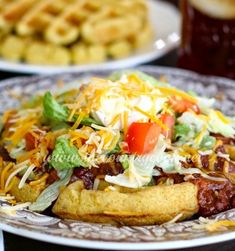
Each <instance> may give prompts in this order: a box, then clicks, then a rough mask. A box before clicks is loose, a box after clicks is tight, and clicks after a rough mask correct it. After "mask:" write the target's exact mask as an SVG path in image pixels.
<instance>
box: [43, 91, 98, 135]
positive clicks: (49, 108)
mask: <svg viewBox="0 0 235 251" xmlns="http://www.w3.org/2000/svg"><path fill="white" fill-rule="evenodd" d="M43 115H44V117H45V119H47V120H48V121H50V125H51V127H52V128H54V130H57V128H59V129H60V128H61V127H62V128H66V122H68V116H69V110H68V108H67V107H65V106H63V105H61V104H60V103H59V102H57V100H56V99H55V98H54V97H53V96H52V94H51V93H50V92H46V94H45V95H44V97H43ZM77 118H78V115H74V116H73V118H72V122H75V121H76V120H77ZM58 123H62V124H61V125H60V124H58ZM81 124H82V125H86V126H90V125H91V124H99V123H98V122H97V121H96V120H94V119H93V118H90V117H85V118H83V119H82V121H81Z"/></svg>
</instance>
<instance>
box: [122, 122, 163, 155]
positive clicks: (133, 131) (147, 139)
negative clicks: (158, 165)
mask: <svg viewBox="0 0 235 251" xmlns="http://www.w3.org/2000/svg"><path fill="white" fill-rule="evenodd" d="M160 133H161V127H160V126H159V125H157V124H156V123H150V122H149V123H140V122H134V123H132V124H131V125H130V127H129V128H128V130H127V134H126V142H127V144H128V148H129V152H130V153H135V154H145V153H149V152H151V151H152V150H153V149H154V147H155V145H156V143H157V141H158V138H159V135H160Z"/></svg>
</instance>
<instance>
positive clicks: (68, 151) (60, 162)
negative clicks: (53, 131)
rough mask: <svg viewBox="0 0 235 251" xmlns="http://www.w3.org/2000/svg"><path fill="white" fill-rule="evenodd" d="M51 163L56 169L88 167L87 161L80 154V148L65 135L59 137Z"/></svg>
mask: <svg viewBox="0 0 235 251" xmlns="http://www.w3.org/2000/svg"><path fill="white" fill-rule="evenodd" d="M49 163H50V165H51V166H52V167H54V168H55V169H56V170H64V169H72V168H74V167H80V166H82V167H87V164H86V162H85V161H83V160H82V158H81V156H80V155H79V153H78V149H77V148H76V147H75V146H74V145H71V144H70V141H69V140H68V139H66V138H64V137H59V138H57V140H56V144H55V148H54V150H53V152H52V156H51V159H50V160H49Z"/></svg>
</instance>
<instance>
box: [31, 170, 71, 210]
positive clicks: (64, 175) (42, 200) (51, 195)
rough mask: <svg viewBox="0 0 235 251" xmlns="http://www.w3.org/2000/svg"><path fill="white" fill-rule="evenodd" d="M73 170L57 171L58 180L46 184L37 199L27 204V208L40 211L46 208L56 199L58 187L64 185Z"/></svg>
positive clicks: (58, 191)
mask: <svg viewBox="0 0 235 251" xmlns="http://www.w3.org/2000/svg"><path fill="white" fill-rule="evenodd" d="M72 173H73V170H72V169H69V170H68V169H67V170H64V171H63V172H59V177H60V180H58V181H56V182H54V183H53V184H51V185H50V186H48V187H47V188H46V189H45V190H44V191H43V192H42V193H41V194H40V195H39V197H38V198H37V200H36V201H35V202H34V203H32V204H31V205H30V206H29V210H32V211H37V212H42V211H44V210H45V209H47V208H48V207H49V206H50V205H51V204H52V202H53V201H55V200H56V199H57V197H58V196H59V193H60V188H61V187H62V186H66V185H67V184H68V183H69V181H70V178H71V176H72Z"/></svg>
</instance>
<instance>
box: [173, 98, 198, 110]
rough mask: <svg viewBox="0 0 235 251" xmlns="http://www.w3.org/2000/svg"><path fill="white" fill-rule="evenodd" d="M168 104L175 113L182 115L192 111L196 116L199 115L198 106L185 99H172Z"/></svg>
mask: <svg viewBox="0 0 235 251" xmlns="http://www.w3.org/2000/svg"><path fill="white" fill-rule="evenodd" d="M169 103H170V106H171V107H172V108H173V110H174V111H175V112H179V113H183V112H186V111H188V110H193V111H194V112H195V113H197V114H199V113H200V109H199V107H198V105H197V104H194V103H192V102H190V101H189V100H186V99H178V98H177V97H172V98H171V99H170V101H169Z"/></svg>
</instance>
